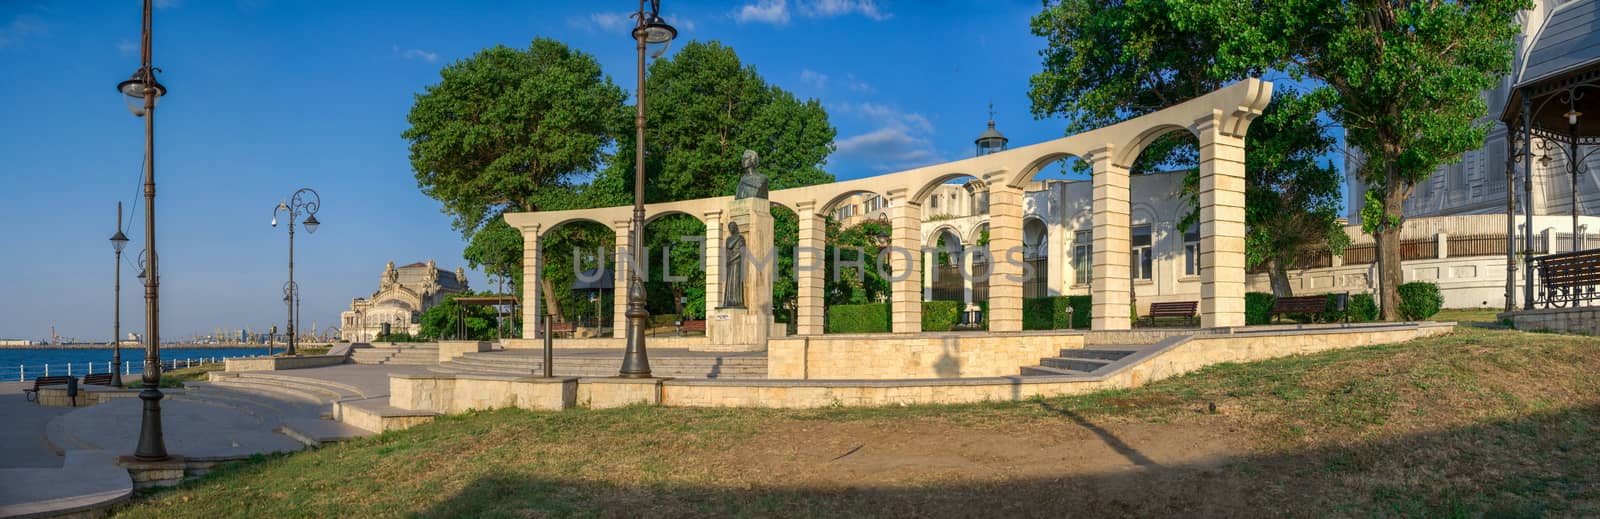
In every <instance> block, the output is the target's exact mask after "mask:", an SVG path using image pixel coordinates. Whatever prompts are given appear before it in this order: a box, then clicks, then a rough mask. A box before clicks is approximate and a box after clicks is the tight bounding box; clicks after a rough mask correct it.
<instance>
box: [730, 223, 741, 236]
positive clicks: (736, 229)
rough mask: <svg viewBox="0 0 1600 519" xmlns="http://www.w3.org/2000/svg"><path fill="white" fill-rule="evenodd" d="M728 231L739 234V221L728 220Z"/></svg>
mask: <svg viewBox="0 0 1600 519" xmlns="http://www.w3.org/2000/svg"><path fill="white" fill-rule="evenodd" d="M728 233H729V234H739V222H728Z"/></svg>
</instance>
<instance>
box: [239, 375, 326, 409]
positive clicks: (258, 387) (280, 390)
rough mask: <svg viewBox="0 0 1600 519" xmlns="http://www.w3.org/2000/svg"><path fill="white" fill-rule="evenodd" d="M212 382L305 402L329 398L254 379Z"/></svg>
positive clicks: (311, 402) (318, 402) (324, 401)
mask: <svg viewBox="0 0 1600 519" xmlns="http://www.w3.org/2000/svg"><path fill="white" fill-rule="evenodd" d="M212 384H216V385H218V386H221V387H225V388H228V389H236V390H247V391H252V392H255V393H265V394H270V395H273V396H275V397H277V398H281V399H285V400H290V401H296V402H301V403H306V404H327V403H328V402H329V400H328V399H327V398H326V397H324V396H322V395H318V394H313V393H307V392H304V391H299V390H296V389H293V388H288V387H282V386H276V385H270V384H262V383H258V382H254V381H243V382H240V381H235V380H218V381H215V382H212Z"/></svg>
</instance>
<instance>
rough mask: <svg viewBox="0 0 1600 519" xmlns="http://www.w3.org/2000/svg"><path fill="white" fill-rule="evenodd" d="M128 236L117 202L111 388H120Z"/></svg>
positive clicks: (112, 302)
mask: <svg viewBox="0 0 1600 519" xmlns="http://www.w3.org/2000/svg"><path fill="white" fill-rule="evenodd" d="M127 246H128V236H127V235H124V234H122V202H117V233H116V234H113V235H111V248H112V250H115V251H116V253H117V274H116V276H115V278H114V279H116V281H113V282H112V283H113V284H112V288H111V294H112V296H111V387H122V248H123V247H127Z"/></svg>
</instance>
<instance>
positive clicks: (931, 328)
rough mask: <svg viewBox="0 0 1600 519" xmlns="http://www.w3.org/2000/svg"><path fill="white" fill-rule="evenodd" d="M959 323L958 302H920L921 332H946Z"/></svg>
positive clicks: (959, 303)
mask: <svg viewBox="0 0 1600 519" xmlns="http://www.w3.org/2000/svg"><path fill="white" fill-rule="evenodd" d="M960 322H961V302H960V301H923V302H922V331H925V332H947V331H950V329H951V328H954V327H955V326H956V324H959V323H960Z"/></svg>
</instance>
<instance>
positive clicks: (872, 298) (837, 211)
mask: <svg viewBox="0 0 1600 519" xmlns="http://www.w3.org/2000/svg"><path fill="white" fill-rule="evenodd" d="M888 212H889V199H888V198H887V197H884V196H883V195H882V194H879V193H873V192H868V191H859V192H855V193H849V194H846V195H845V196H841V197H839V198H838V199H837V200H835V201H833V202H832V203H830V204H829V205H828V206H827V207H824V208H823V209H822V214H824V215H826V216H825V218H826V225H827V230H826V239H825V240H826V244H827V246H826V249H825V250H824V258H823V261H824V263H825V265H826V266H825V268H824V277H825V279H824V284H823V286H824V288H823V315H824V329H825V330H826V331H827V332H828V333H885V332H888V331H890V329H889V327H890V322H889V316H890V315H891V314H890V311H889V308H888V306H889V304H890V300H889V297H890V286H889V279H890V275H892V273H891V272H889V269H888V268H880V267H879V264H878V258H879V256H880V254H881V253H882V252H883V250H884V249H885V248H887V247H889V243H890V233H891V232H892V228H891V226H890V224H889V219H888V216H889V215H888ZM797 233H798V230H797ZM886 274H887V275H886ZM842 305H855V306H853V307H852V308H850V309H848V310H842V309H841V310H840V312H844V313H837V312H836V311H835V310H834V308H833V307H836V306H842ZM844 314H849V315H844ZM880 318H881V319H880ZM880 321H881V322H880Z"/></svg>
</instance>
